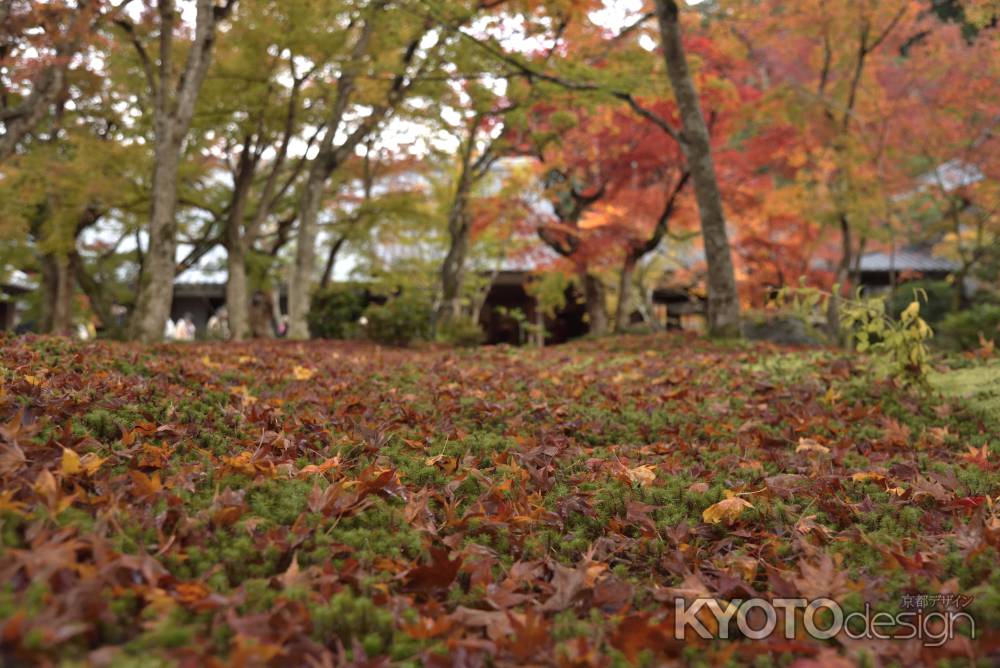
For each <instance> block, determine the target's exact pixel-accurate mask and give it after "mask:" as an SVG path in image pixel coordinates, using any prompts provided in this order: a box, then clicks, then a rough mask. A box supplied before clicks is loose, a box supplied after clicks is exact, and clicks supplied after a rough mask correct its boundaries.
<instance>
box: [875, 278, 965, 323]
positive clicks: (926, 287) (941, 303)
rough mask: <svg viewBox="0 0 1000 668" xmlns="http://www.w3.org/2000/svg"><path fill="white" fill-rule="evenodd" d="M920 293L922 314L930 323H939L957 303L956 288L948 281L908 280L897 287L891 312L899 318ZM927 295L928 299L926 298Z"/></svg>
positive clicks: (890, 308)
mask: <svg viewBox="0 0 1000 668" xmlns="http://www.w3.org/2000/svg"><path fill="white" fill-rule="evenodd" d="M915 293H919V294H920V299H921V304H920V316H921V317H922V318H923V319H924V321H926V322H927V324H929V325H937V324H938V323H939V322H941V321H942V320H944V318H945V316H947V315H948V314H949V313H951V312H952V309H953V308H954V305H955V288H954V286H953V285H951V284H950V283H948V282H946V281H928V280H922V281H908V282H906V283H903V284H902V285H899V286H897V287H896V292H895V295H894V296H893V298H892V304H891V305H890V306H889V313H891V314H892V317H894V318H897V319H898V318H899V317H900V316H901V315H902V314H903V311H905V310H906V309H907V308H908V307H909V306H910V304H911V303H912V302H913V300H914V296H913V295H914V294H915ZM924 295H926V300H925V299H924Z"/></svg>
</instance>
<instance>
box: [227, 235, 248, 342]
mask: <svg viewBox="0 0 1000 668" xmlns="http://www.w3.org/2000/svg"><path fill="white" fill-rule="evenodd" d="M228 253H229V259H228V261H227V262H226V265H227V267H228V269H229V279H228V280H227V281H226V311H227V312H228V314H229V340H230V341H244V340H246V338H247V337H248V336H249V335H250V298H249V296H248V294H247V256H246V249H245V248H244V246H243V243H242V240H241V241H240V243H237V244H235V245H233V246H232V247H231V248H229V249H228Z"/></svg>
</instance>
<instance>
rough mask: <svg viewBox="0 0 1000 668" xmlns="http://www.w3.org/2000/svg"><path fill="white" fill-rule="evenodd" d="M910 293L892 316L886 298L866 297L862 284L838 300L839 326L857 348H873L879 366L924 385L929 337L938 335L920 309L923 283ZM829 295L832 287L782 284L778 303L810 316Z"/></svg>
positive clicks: (906, 380)
mask: <svg viewBox="0 0 1000 668" xmlns="http://www.w3.org/2000/svg"><path fill="white" fill-rule="evenodd" d="M911 294H912V295H913V298H912V300H911V301H910V303H909V305H908V306H907V307H906V308H904V309H903V311H902V312H901V313H900V314H899V317H898V318H893V317H892V311H891V306H890V305H889V304H888V303H887V301H886V300H885V299H883V298H881V297H877V296H876V297H864V296H863V295H862V294H861V290H860V289H859V290H858V292H857V295H856V296H855V298H854V299H840V300H838V302H839V307H840V326H841V327H842V328H843V330H844V331H845V332H846V333H847V334H848V335H849V336H850V337H851V340H852V341H853V342H854V347H855V350H857V351H858V352H859V353H869V355H870V359H871V360H872V361H873V362H874V366H875V367H877V368H879V369H880V370H881V371H882V372H884V373H885V374H887V375H891V376H893V377H895V378H897V379H898V380H900V381H901V382H902V383H903V384H905V385H917V386H919V387H922V388H925V389H926V388H927V387H928V383H927V373H928V371H929V369H930V366H929V364H928V360H929V357H930V351H929V350H928V349H927V340H928V339H930V338H931V337H932V336H934V331H933V330H932V329H931V327H930V325H928V324H927V322H926V321H925V320H924V319H923V318H922V317H921V313H920V302H921V300H926V299H927V295H925V294H924V293H923V291H922V290H919V289H917V290H914V291H913V292H912V293H911ZM830 299H831V294H830V293H828V292H824V291H822V290H818V289H816V288H809V287H801V288H783V289H782V290H780V291H779V292H778V294H777V296H776V298H775V303H776V305H778V306H780V307H784V308H788V309H789V310H790V312H791V313H792V314H794V315H796V316H797V317H799V318H802V319H803V320H806V319H808V318H810V317H811V315H812V314H813V313H815V312H816V311H817V310H819V311H820V312H825V311H826V310H827V308H828V307H829V304H830Z"/></svg>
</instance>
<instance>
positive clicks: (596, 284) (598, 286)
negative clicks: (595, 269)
mask: <svg viewBox="0 0 1000 668" xmlns="http://www.w3.org/2000/svg"><path fill="white" fill-rule="evenodd" d="M582 280H583V297H584V300H585V303H586V305H587V319H588V320H589V321H590V333H591V334H593V335H594V336H603V335H605V334H607V333H608V305H607V301H606V300H605V294H604V293H605V290H604V283H602V282H601V279H600V278H598V277H597V276H594V275H593V274H591V273H589V272H584V273H583V276H582Z"/></svg>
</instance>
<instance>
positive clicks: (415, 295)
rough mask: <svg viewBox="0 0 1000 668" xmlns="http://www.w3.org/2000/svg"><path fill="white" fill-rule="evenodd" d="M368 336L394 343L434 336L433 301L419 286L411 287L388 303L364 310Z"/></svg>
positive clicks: (403, 343)
mask: <svg viewBox="0 0 1000 668" xmlns="http://www.w3.org/2000/svg"><path fill="white" fill-rule="evenodd" d="M364 318H365V320H366V321H367V325H366V327H367V332H368V338H370V339H371V340H372V341H375V342H376V343H382V344H385V345H390V346H406V345H409V344H411V343H413V342H414V341H419V340H426V339H427V338H428V337H429V336H430V323H431V305H430V301H429V300H428V299H427V298H426V297H424V296H423V295H422V294H421V293H420V291H418V290H407V291H404V292H402V293H400V294H399V295H396V296H395V297H392V298H390V299H389V300H388V301H387V302H386V303H385V304H372V305H371V306H369V307H368V308H367V309H365V311H364Z"/></svg>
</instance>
